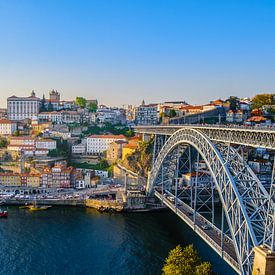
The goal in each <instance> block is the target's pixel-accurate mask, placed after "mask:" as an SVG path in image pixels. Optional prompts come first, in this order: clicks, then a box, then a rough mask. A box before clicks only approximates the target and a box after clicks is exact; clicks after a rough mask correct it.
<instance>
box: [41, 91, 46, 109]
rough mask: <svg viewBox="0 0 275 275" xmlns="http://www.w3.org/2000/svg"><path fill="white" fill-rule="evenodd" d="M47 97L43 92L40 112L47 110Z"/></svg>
mask: <svg viewBox="0 0 275 275" xmlns="http://www.w3.org/2000/svg"><path fill="white" fill-rule="evenodd" d="M45 103H46V99H45V95H44V94H43V97H42V100H41V106H40V112H45V111H46V105H45Z"/></svg>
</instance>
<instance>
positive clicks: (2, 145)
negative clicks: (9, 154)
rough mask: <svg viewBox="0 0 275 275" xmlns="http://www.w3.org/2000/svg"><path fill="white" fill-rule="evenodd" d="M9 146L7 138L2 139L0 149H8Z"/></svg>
mask: <svg viewBox="0 0 275 275" xmlns="http://www.w3.org/2000/svg"><path fill="white" fill-rule="evenodd" d="M7 144H8V142H7V140H6V139H5V138H1V139H0V148H2V147H6V146H7Z"/></svg>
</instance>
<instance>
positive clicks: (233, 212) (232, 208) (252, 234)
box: [147, 128, 269, 274]
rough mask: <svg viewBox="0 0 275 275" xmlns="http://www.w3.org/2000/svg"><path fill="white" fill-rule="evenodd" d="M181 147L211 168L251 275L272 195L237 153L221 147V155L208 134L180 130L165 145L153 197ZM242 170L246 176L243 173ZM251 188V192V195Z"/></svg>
mask: <svg viewBox="0 0 275 275" xmlns="http://www.w3.org/2000/svg"><path fill="white" fill-rule="evenodd" d="M180 144H186V145H187V144H188V145H191V146H193V147H195V149H196V150H197V151H198V152H199V154H200V155H201V156H202V158H203V159H204V161H205V163H206V164H207V166H208V169H209V171H210V172H211V175H212V177H213V179H214V182H215V186H216V189H217V190H218V193H219V196H220V200H221V202H222V206H223V208H224V213H225V216H226V219H227V223H228V225H229V229H230V233H231V236H232V239H233V242H234V247H235V251H236V255H237V258H238V261H239V264H240V266H241V268H242V273H243V274H249V273H251V271H252V270H251V269H252V264H253V247H254V246H257V245H259V244H261V243H260V242H261V241H262V239H263V232H262V231H261V232H260V231H259V223H263V221H264V217H265V214H266V213H267V209H266V202H267V200H268V199H269V196H268V194H267V193H265V192H264V190H265V189H264V187H263V186H262V185H261V183H260V182H259V181H258V179H257V177H256V176H255V174H253V173H251V171H250V170H251V169H250V168H248V167H246V166H245V164H244V163H243V162H242V161H241V158H240V155H239V154H238V152H237V151H236V150H234V149H232V148H231V147H229V148H228V147H227V148H226V149H227V153H225V150H223V149H224V148H223V147H222V146H220V149H221V151H222V152H220V151H219V150H218V148H217V147H216V145H215V144H214V143H213V142H211V141H210V139H209V138H208V137H207V136H206V135H205V134H204V133H202V132H200V131H198V130H195V129H191V128H183V129H181V130H178V131H177V132H175V133H174V134H173V135H172V136H171V137H170V138H169V139H168V140H167V142H166V143H165V144H164V145H163V147H162V149H161V151H160V153H159V155H158V157H157V158H156V160H155V163H154V166H153V169H152V171H151V175H150V177H149V180H148V185H147V192H148V193H152V191H153V187H154V185H155V184H156V182H155V179H157V178H158V174H159V172H160V170H161V169H160V168H161V167H162V164H163V163H164V161H165V159H166V157H167V156H169V155H170V154H171V152H173V151H174V149H175V148H177V146H178V145H180ZM233 154H235V155H236V156H235V157H234V156H233ZM239 169H240V170H241V171H243V172H241V173H240V172H239V171H240V170H239ZM249 169H250V170H249ZM254 176H255V177H254ZM234 177H235V178H234ZM247 186H249V187H250V189H251V190H249V191H248V192H247V190H246V187H247ZM248 198H249V200H248ZM255 198H257V199H255ZM251 203H252V204H251ZM256 208H259V209H256Z"/></svg>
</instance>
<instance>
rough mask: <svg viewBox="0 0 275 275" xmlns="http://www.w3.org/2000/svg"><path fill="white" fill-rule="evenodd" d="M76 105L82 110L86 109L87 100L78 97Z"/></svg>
mask: <svg viewBox="0 0 275 275" xmlns="http://www.w3.org/2000/svg"><path fill="white" fill-rule="evenodd" d="M75 103H76V105H78V106H79V107H81V108H85V107H86V104H87V99H86V98H84V97H81V96H77V97H76V99H75Z"/></svg>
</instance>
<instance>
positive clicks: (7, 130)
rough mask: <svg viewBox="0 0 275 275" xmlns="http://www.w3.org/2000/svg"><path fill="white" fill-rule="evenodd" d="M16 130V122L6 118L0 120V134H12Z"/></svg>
mask: <svg viewBox="0 0 275 275" xmlns="http://www.w3.org/2000/svg"><path fill="white" fill-rule="evenodd" d="M16 130H17V123H16V122H15V121H11V120H8V119H1V120H0V135H12V134H13V133H14V132H15V131H16Z"/></svg>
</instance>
